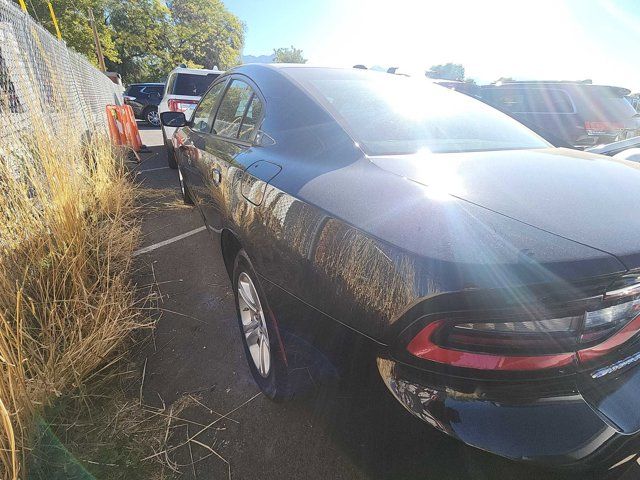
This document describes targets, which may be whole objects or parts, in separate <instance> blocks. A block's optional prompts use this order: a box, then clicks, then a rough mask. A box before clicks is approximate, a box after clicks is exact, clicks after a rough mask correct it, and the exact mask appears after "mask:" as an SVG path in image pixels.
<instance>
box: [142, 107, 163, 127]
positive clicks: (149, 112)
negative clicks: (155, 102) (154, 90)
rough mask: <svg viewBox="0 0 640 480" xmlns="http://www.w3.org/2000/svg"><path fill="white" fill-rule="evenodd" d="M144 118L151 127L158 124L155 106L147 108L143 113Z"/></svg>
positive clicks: (158, 116)
mask: <svg viewBox="0 0 640 480" xmlns="http://www.w3.org/2000/svg"><path fill="white" fill-rule="evenodd" d="M143 116H144V120H145V121H146V122H147V123H148V124H149V125H151V126H152V127H159V126H160V115H159V114H158V109H157V108H156V107H151V108H147V109H146V110H145V111H144V113H143Z"/></svg>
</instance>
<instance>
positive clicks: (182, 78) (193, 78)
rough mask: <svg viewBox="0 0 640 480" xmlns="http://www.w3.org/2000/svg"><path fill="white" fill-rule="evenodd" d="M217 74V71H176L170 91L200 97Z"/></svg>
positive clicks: (175, 93) (174, 93)
mask: <svg viewBox="0 0 640 480" xmlns="http://www.w3.org/2000/svg"><path fill="white" fill-rule="evenodd" d="M219 75H220V74H219V73H209V74H207V75H197V74H192V73H178V74H177V78H176V83H175V85H174V86H173V92H172V93H173V95H185V96H189V97H201V96H202V95H203V94H204V92H206V91H207V89H208V88H209V85H211V84H212V83H213V81H214V80H215V79H216V78H218V76H219Z"/></svg>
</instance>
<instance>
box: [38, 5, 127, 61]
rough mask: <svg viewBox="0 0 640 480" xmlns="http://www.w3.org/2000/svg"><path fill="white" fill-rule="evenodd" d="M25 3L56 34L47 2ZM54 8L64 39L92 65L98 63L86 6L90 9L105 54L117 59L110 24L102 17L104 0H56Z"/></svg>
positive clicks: (43, 24)
mask: <svg viewBox="0 0 640 480" xmlns="http://www.w3.org/2000/svg"><path fill="white" fill-rule="evenodd" d="M27 7H28V8H27V11H28V12H29V15H31V16H32V17H33V18H35V19H36V20H38V21H39V22H40V23H41V24H42V26H43V27H45V28H46V29H47V30H49V31H50V32H51V33H53V34H55V27H54V26H53V21H52V20H51V15H50V14H49V7H48V5H47V2H44V1H37V2H27ZM53 8H54V10H55V13H56V17H57V19H58V24H59V25H60V30H61V32H62V38H63V40H64V41H65V42H66V43H67V45H69V46H70V47H72V48H73V49H74V50H75V51H77V52H79V53H82V54H83V55H85V56H86V57H87V58H88V59H89V60H90V61H91V62H92V63H93V64H94V65H98V58H97V57H96V51H95V46H94V45H95V44H94V42H93V32H92V30H91V25H90V24H89V15H88V11H89V9H91V10H93V15H94V17H95V19H96V26H97V29H98V37H99V38H100V44H101V46H102V53H103V55H104V57H105V58H106V59H108V60H111V61H113V62H117V61H119V57H118V51H117V49H116V46H115V43H114V40H113V28H112V27H111V26H110V25H108V24H107V23H106V21H105V15H106V9H105V0H56V1H55V2H53Z"/></svg>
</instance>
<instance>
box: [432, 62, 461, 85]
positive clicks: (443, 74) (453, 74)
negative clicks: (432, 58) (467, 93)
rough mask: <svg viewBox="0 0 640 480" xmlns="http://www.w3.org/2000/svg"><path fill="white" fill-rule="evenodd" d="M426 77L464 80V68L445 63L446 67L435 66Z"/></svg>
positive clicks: (457, 64) (455, 64)
mask: <svg viewBox="0 0 640 480" xmlns="http://www.w3.org/2000/svg"><path fill="white" fill-rule="evenodd" d="M425 75H426V76H427V77H429V78H440V79H443V80H459V81H462V80H464V67H463V66H462V65H460V64H459V63H445V64H444V65H433V66H432V67H431V68H430V69H429V70H428V71H427V72H426V73H425Z"/></svg>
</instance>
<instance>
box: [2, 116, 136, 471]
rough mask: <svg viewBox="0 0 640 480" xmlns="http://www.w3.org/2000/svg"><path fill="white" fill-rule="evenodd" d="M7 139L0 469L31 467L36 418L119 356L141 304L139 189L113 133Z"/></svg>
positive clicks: (41, 127)
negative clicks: (136, 275) (135, 278)
mask: <svg viewBox="0 0 640 480" xmlns="http://www.w3.org/2000/svg"><path fill="white" fill-rule="evenodd" d="M32 123H33V127H34V128H33V131H32V132H29V135H25V134H24V132H22V133H21V134H20V137H17V136H14V137H9V138H7V137H3V138H0V420H1V422H0V468H2V469H3V472H2V474H3V475H2V476H3V478H18V477H19V476H21V477H22V476H23V474H21V473H20V472H24V466H25V464H26V459H27V455H28V452H29V445H30V441H31V439H32V433H33V425H34V418H35V416H36V415H37V414H39V413H41V412H42V411H43V409H44V407H45V406H47V405H49V404H50V403H51V402H52V400H53V399H55V398H58V397H60V396H61V395H63V394H65V393H68V392H69V391H72V390H73V389H79V388H81V387H82V386H83V385H84V384H85V382H86V381H87V379H88V378H89V377H90V376H91V375H92V374H93V373H94V372H96V371H97V370H99V369H100V368H102V367H103V366H104V365H106V364H108V363H109V362H112V361H113V360H114V356H115V355H116V353H117V349H118V348H119V346H120V345H121V344H122V340H123V339H125V338H126V337H127V336H128V335H129V333H130V332H131V331H132V330H134V329H136V328H137V327H139V326H141V324H142V323H143V321H144V319H143V318H142V317H141V316H140V314H139V313H138V310H136V309H135V308H134V305H135V302H136V298H135V292H134V289H133V287H132V285H131V284H130V279H129V278H130V271H131V253H132V251H133V249H134V248H135V246H136V245H137V243H138V239H139V226H138V224H137V223H136V221H135V219H134V215H133V212H134V203H135V200H136V199H135V190H134V187H133V184H132V183H131V182H130V181H129V179H128V178H127V175H126V173H125V170H124V164H123V158H122V157H121V156H120V155H118V154H117V152H115V151H114V150H113V148H112V147H111V145H110V143H109V141H108V139H107V138H106V137H104V136H101V135H94V136H92V137H91V138H89V139H87V138H80V137H79V136H78V135H77V133H76V131H75V129H74V128H72V127H71V126H68V127H65V126H62V127H60V126H59V127H58V128H57V129H56V131H53V130H52V129H51V127H50V126H49V125H46V124H44V122H38V121H37V118H34V121H33V122H32Z"/></svg>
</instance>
